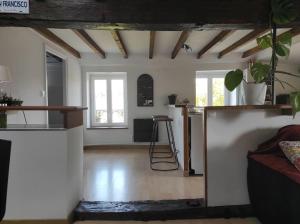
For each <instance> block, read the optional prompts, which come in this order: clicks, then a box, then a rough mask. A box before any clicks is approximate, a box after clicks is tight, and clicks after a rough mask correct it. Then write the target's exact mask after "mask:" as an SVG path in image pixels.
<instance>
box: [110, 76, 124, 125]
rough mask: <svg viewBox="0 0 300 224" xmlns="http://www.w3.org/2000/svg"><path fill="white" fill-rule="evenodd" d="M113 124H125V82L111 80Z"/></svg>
mask: <svg viewBox="0 0 300 224" xmlns="http://www.w3.org/2000/svg"><path fill="white" fill-rule="evenodd" d="M111 101H112V102H111V103H112V122H113V123H124V122H125V115H124V81H123V80H111Z"/></svg>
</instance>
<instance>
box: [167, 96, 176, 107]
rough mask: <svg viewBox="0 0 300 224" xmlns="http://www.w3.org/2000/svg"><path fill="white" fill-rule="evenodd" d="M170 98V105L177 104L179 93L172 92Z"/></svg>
mask: <svg viewBox="0 0 300 224" xmlns="http://www.w3.org/2000/svg"><path fill="white" fill-rule="evenodd" d="M168 98H169V104H170V105H175V104H176V99H177V95H176V94H171V95H169V96H168Z"/></svg>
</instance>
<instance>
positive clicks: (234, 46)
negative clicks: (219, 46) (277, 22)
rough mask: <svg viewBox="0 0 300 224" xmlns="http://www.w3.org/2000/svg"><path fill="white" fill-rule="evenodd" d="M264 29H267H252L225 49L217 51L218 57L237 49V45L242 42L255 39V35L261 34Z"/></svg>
mask: <svg viewBox="0 0 300 224" xmlns="http://www.w3.org/2000/svg"><path fill="white" fill-rule="evenodd" d="M266 31H267V29H261V28H258V29H255V30H253V31H252V32H250V33H248V34H247V35H246V36H244V37H243V38H241V39H240V40H238V41H236V42H235V43H233V44H232V45H230V46H229V47H227V48H226V49H224V50H223V51H221V52H220V53H219V56H218V58H222V57H223V56H224V55H226V54H228V53H230V52H232V51H233V50H235V49H237V48H238V47H240V46H243V45H244V44H246V43H248V42H249V41H251V40H254V39H256V38H257V37H259V36H261V35H262V34H263V33H265V32H266Z"/></svg>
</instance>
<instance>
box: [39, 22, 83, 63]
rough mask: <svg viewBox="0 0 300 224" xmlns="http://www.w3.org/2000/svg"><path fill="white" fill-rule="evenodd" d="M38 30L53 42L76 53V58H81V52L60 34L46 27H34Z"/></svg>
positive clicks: (73, 53) (71, 52)
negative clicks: (60, 36) (59, 35)
mask: <svg viewBox="0 0 300 224" xmlns="http://www.w3.org/2000/svg"><path fill="white" fill-rule="evenodd" d="M34 30H35V31H36V32H38V33H39V34H40V35H42V36H43V37H45V38H47V39H48V40H50V41H51V42H53V43H55V44H57V45H58V46H60V47H61V48H63V49H65V50H66V51H68V52H69V53H70V54H72V55H74V56H75V57H76V58H81V56H80V53H79V52H78V51H77V50H75V49H74V48H73V47H71V46H70V45H69V44H67V43H66V42H65V41H63V40H62V39H60V38H59V37H58V36H56V35H55V34H54V33H52V32H51V31H50V30H48V29H46V28H34Z"/></svg>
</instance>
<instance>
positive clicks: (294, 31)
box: [242, 28, 300, 58]
mask: <svg viewBox="0 0 300 224" xmlns="http://www.w3.org/2000/svg"><path fill="white" fill-rule="evenodd" d="M287 32H290V33H291V34H292V37H295V36H298V35H300V28H293V29H290V30H289V31H287ZM287 32H284V33H282V34H280V35H278V36H277V38H279V37H280V36H282V35H284V34H285V33H287ZM263 50H264V49H261V48H260V47H259V46H256V47H253V48H251V49H249V50H247V51H245V52H244V53H243V55H242V58H247V57H250V56H252V55H254V54H257V53H258V52H260V51H263Z"/></svg>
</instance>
